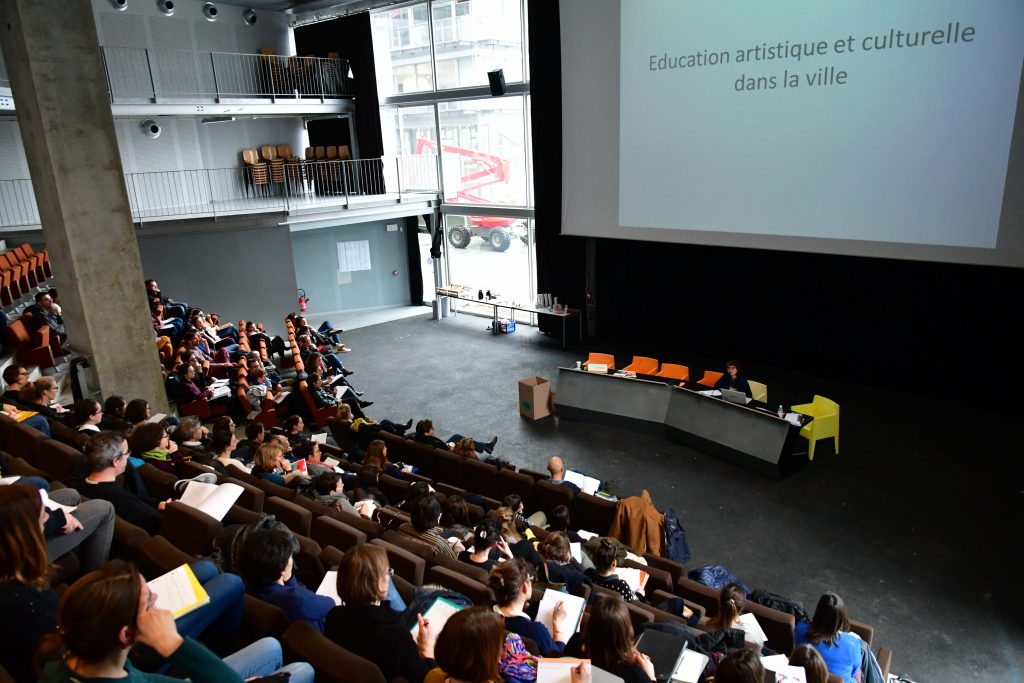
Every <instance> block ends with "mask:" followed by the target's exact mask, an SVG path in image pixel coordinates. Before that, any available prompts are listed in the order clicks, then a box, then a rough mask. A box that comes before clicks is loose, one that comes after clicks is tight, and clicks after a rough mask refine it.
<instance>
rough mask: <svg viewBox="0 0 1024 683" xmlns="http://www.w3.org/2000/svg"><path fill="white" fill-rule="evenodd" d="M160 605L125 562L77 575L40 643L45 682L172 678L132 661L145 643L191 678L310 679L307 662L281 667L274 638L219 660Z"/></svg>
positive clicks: (211, 681) (200, 682) (233, 681)
mask: <svg viewBox="0 0 1024 683" xmlns="http://www.w3.org/2000/svg"><path fill="white" fill-rule="evenodd" d="M236 578H237V577H236ZM155 603H156V595H155V594H154V593H153V592H152V591H151V590H150V589H149V586H148V585H147V584H146V581H145V579H143V578H142V576H141V575H140V574H139V573H138V571H137V570H136V569H135V568H134V567H132V566H131V565H130V564H128V563H126V562H123V561H120V560H118V561H115V562H111V563H110V564H109V565H107V566H106V567H104V568H103V569H100V570H98V571H95V572H92V573H90V574H88V575H86V576H84V577H82V578H81V579H79V580H78V581H77V582H75V584H74V585H73V586H71V588H69V589H68V590H67V592H66V593H65V594H64V595H63V597H62V598H61V601H60V605H59V607H58V608H57V624H58V628H59V630H58V632H57V633H54V634H51V635H50V636H47V638H46V639H45V640H44V642H43V652H44V655H45V656H46V659H47V660H48V661H47V663H46V665H45V667H44V669H43V676H42V678H41V680H42V681H45V682H46V683H58V682H65V681H66V682H68V683H71V682H72V681H73V682H75V683H86V682H87V681H97V682H98V681H103V680H109V679H125V680H126V681H152V682H153V683H157V682H158V681H164V680H167V679H166V677H164V676H155V675H150V674H145V673H142V672H140V671H138V670H137V669H136V668H135V667H134V666H133V665H132V663H131V662H129V661H128V650H129V648H131V647H132V645H133V644H140V645H145V646H148V647H150V648H152V649H153V650H154V651H155V652H156V653H157V654H158V655H159V656H160V657H162V658H164V659H166V660H167V661H168V663H169V664H170V665H172V666H173V667H174V668H175V670H177V671H180V672H181V673H182V674H184V675H187V676H188V677H189V679H190V680H192V681H193V683H225V682H229V683H242V682H243V681H244V680H246V679H247V678H250V677H253V676H265V675H270V674H272V673H273V672H274V671H275V670H280V671H283V672H285V673H287V674H289V676H290V679H289V680H290V681H291V683H312V681H313V669H312V667H310V666H309V665H308V664H305V663H296V664H289V665H288V666H287V667H284V668H283V669H282V668H281V664H282V653H281V647H280V644H279V643H278V642H277V641H276V640H274V639H273V638H264V639H262V640H258V641H256V642H255V643H253V644H251V645H249V646H248V647H245V648H243V649H242V650H240V651H238V652H236V653H235V654H233V655H230V656H228V657H226V658H224V659H223V660H222V659H220V658H219V657H217V656H216V655H214V654H213V653H212V652H211V651H209V650H207V649H206V648H205V647H204V646H202V645H200V644H199V643H198V642H196V641H195V640H193V639H192V637H190V636H187V635H186V636H184V637H183V636H182V635H181V633H180V631H182V630H183V629H182V628H181V625H182V622H181V620H180V619H179V620H178V621H177V622H176V621H175V619H174V617H173V616H172V615H171V613H170V612H168V611H167V610H162V609H157V608H156V606H155Z"/></svg>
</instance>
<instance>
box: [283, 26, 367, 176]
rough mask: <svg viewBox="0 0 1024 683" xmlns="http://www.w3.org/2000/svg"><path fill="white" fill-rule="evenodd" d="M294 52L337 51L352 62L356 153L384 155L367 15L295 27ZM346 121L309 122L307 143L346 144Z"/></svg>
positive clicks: (362, 156)
mask: <svg viewBox="0 0 1024 683" xmlns="http://www.w3.org/2000/svg"><path fill="white" fill-rule="evenodd" d="M295 51H296V52H297V53H298V54H300V55H315V56H317V57H326V56H327V53H329V52H337V53H338V55H339V56H341V57H342V58H344V59H347V60H348V61H349V63H350V64H351V65H352V74H353V76H355V78H353V79H352V87H353V91H354V93H355V102H356V117H355V121H356V139H357V140H358V141H359V156H360V157H361V158H363V159H373V158H376V157H380V156H381V155H383V154H384V142H383V138H382V137H381V128H380V107H379V101H378V100H377V77H376V71H375V70H374V62H373V34H372V33H371V31H370V14H369V12H362V13H360V14H353V15H351V16H348V17H341V18H340V19H332V20H331V21H324V22H321V23H318V24H309V25H308V26H301V27H299V28H297V29H295ZM348 136H349V134H348V124H347V123H345V121H344V120H340V119H339V120H336V121H313V122H311V123H310V125H309V142H310V144H311V145H312V146H314V147H316V146H317V145H324V146H327V145H340V144H345V143H344V142H342V139H344V140H348Z"/></svg>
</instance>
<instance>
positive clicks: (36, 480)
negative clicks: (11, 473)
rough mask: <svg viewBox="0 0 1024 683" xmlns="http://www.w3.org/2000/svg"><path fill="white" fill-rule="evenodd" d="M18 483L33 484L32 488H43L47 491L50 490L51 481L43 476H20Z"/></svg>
mask: <svg viewBox="0 0 1024 683" xmlns="http://www.w3.org/2000/svg"><path fill="white" fill-rule="evenodd" d="M15 483H16V484H22V485H24V486H31V487H32V488H36V489H42V490H44V491H46V492H47V493H49V492H50V482H48V481H46V480H45V479H43V478H42V477H18V481H16V482H15Z"/></svg>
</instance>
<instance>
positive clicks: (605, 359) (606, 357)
mask: <svg viewBox="0 0 1024 683" xmlns="http://www.w3.org/2000/svg"><path fill="white" fill-rule="evenodd" d="M591 363H595V364H597V365H601V364H604V365H607V366H608V369H609V370H614V369H615V356H613V355H612V354H610V353H591V354H590V355H589V356H588V357H587V359H586V360H585V361H583V367H587V366H588V365H590V364H591Z"/></svg>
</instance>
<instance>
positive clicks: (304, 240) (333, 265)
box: [292, 218, 409, 313]
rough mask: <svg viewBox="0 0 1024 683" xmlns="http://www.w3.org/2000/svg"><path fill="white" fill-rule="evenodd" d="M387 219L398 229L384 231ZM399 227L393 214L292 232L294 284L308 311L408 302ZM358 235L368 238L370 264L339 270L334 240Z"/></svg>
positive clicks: (405, 261)
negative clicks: (382, 218) (305, 298)
mask: <svg viewBox="0 0 1024 683" xmlns="http://www.w3.org/2000/svg"><path fill="white" fill-rule="evenodd" d="M388 225H397V226H398V230H395V231H393V232H389V231H388V230H387V226H388ZM404 230H405V228H404V223H403V219H399V218H395V219H391V220H390V221H374V222H368V223H360V224H357V225H341V226H334V227H326V228H320V229H316V230H304V231H301V232H294V233H292V253H293V255H294V259H295V273H296V277H297V280H296V284H297V286H299V287H301V288H303V289H305V290H306V294H307V295H308V296H309V297H310V302H309V307H310V312H312V313H325V312H329V311H351V310H357V309H361V308H375V307H378V306H394V305H400V304H408V303H409V272H408V269H409V268H408V259H407V256H406V235H405V232H404ZM363 240H365V241H367V242H369V251H370V269H369V270H358V271H353V272H348V273H343V272H341V271H339V269H338V268H339V261H338V243H339V242H357V241H363ZM395 271H397V272H398V274H397V275H394V274H393V273H394V272H395Z"/></svg>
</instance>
